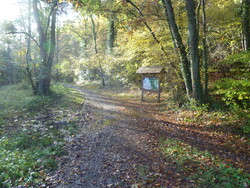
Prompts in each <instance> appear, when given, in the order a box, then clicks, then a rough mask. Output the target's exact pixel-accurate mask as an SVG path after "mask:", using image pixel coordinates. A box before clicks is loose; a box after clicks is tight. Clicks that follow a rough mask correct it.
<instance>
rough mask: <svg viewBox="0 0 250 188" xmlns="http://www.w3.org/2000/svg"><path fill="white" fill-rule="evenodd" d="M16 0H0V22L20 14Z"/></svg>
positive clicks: (12, 18)
mask: <svg viewBox="0 0 250 188" xmlns="http://www.w3.org/2000/svg"><path fill="white" fill-rule="evenodd" d="M19 7H20V4H19V3H18V0H0V22H2V21H4V20H14V19H16V18H17V17H18V15H19V14H20V8H19Z"/></svg>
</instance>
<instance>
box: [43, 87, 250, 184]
mask: <svg viewBox="0 0 250 188" xmlns="http://www.w3.org/2000/svg"><path fill="white" fill-rule="evenodd" d="M70 87H73V88H75V89H77V90H78V91H79V92H81V93H83V94H84V96H85V102H84V104H83V106H82V111H80V112H78V113H76V114H75V115H74V116H70V117H71V119H70V121H75V123H76V124H77V127H78V131H77V133H76V134H74V135H71V136H69V137H68V140H67V141H68V142H67V145H66V146H65V147H64V150H65V151H67V155H65V156H61V157H59V158H58V161H59V167H58V169H57V170H56V171H54V172H51V173H50V174H49V177H48V178H47V179H46V181H47V182H46V186H49V187H134V188H135V187H190V186H195V185H194V182H193V180H192V179H190V178H188V175H189V174H193V173H194V172H196V169H197V165H196V162H195V160H191V159H190V160H185V161H184V163H183V164H184V168H185V167H186V168H187V169H185V170H180V169H179V168H180V166H179V165H178V164H177V163H176V160H174V159H173V158H171V157H166V155H164V152H162V149H161V144H160V139H162V138H169V139H175V140H179V141H181V142H184V143H185V144H188V145H190V146H192V147H195V148H197V149H198V150H201V151H209V152H210V153H211V154H212V155H214V156H215V158H220V160H222V161H224V162H225V164H230V165H233V166H235V167H237V168H243V169H244V171H246V172H249V171H250V169H249V165H248V164H250V161H249V145H248V144H247V143H246V142H243V141H242V140H241V141H240V138H237V137H233V136H231V135H216V134H214V133H211V132H209V131H207V130H206V129H202V128H201V127H195V126H190V125H188V126H185V125H183V124H178V122H174V121H172V120H173V119H172V118H171V116H166V115H164V114H160V113H158V112H157V107H158V104H154V103H151V104H147V103H137V102H135V101H129V100H124V99H118V98H114V97H110V96H105V95H101V94H96V93H93V92H91V91H88V90H85V89H81V88H79V87H75V86H70ZM175 121H176V120H175ZM63 122H65V120H64V121H63ZM66 122H68V121H66ZM173 122H174V123H173ZM231 143H234V144H233V145H232V144H231ZM171 152H175V151H171ZM171 154H173V153H170V155H171ZM204 161H205V160H204ZM212 163H213V162H212V161H211V160H208V161H207V165H208V166H209V165H210V164H212ZM201 168H203V166H202V167H201Z"/></svg>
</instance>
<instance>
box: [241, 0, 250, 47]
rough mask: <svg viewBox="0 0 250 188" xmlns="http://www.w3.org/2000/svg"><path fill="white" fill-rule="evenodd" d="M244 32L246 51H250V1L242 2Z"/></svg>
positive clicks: (243, 0)
mask: <svg viewBox="0 0 250 188" xmlns="http://www.w3.org/2000/svg"><path fill="white" fill-rule="evenodd" d="M242 30H243V47H244V50H245V51H246V50H250V0H242Z"/></svg>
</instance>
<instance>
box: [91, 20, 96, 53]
mask: <svg viewBox="0 0 250 188" xmlns="http://www.w3.org/2000/svg"><path fill="white" fill-rule="evenodd" d="M90 18H91V22H92V35H93V39H94V49H95V53H96V54H97V53H98V51H97V43H96V38H97V37H96V29H95V21H94V19H93V16H91V17H90Z"/></svg>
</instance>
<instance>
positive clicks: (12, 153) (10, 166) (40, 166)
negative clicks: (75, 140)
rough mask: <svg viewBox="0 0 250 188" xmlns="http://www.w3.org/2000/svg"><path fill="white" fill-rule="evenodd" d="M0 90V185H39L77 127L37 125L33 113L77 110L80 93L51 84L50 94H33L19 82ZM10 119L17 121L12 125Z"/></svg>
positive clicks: (74, 125) (53, 167)
mask: <svg viewBox="0 0 250 188" xmlns="http://www.w3.org/2000/svg"><path fill="white" fill-rule="evenodd" d="M0 92H1V94H2V95H0V101H1V105H4V106H5V110H4V113H1V116H0V117H1V118H0V119H2V120H3V124H2V126H1V127H0V135H1V139H0V187H6V188H7V187H18V186H21V187H39V186H41V185H42V183H43V181H44V179H46V177H47V175H46V174H47V173H48V172H49V171H51V170H53V169H55V168H56V167H57V162H56V156H60V155H62V154H63V153H64V151H63V148H62V147H63V145H64V143H65V139H64V137H65V136H67V134H69V135H72V134H75V133H76V132H77V129H78V127H77V126H76V124H74V123H69V124H67V126H66V127H65V131H60V129H58V127H57V126H56V125H55V126H53V124H48V125H49V126H47V125H45V127H40V128H38V125H37V121H38V120H37V116H40V115H42V113H44V111H46V110H48V109H50V110H51V109H52V108H58V109H60V111H59V110H56V111H59V112H60V113H59V114H57V115H56V118H62V117H61V116H63V115H64V113H62V110H69V109H70V110H73V109H74V110H76V109H79V108H78V107H80V104H81V103H82V97H83V96H80V95H79V94H78V93H77V92H72V90H70V89H67V88H65V87H63V86H60V85H59V86H53V87H52V94H51V95H50V96H33V95H32V94H31V91H30V90H27V88H25V87H24V86H23V85H22V86H20V85H16V86H8V87H2V88H1V91H0ZM8 94H9V95H8ZM80 98H81V100H80ZM1 109H2V108H1ZM50 115H52V114H51V113H50ZM67 115H68V114H67ZM17 116H19V118H17ZM23 116H24V117H25V118H24V119H23V120H22V117H23ZM47 121H49V120H47ZM14 122H18V124H15V126H13V125H12V124H13V123H14ZM8 124H11V125H12V126H9V125H8ZM19 124H22V126H21V125H19ZM23 126H25V127H23Z"/></svg>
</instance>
